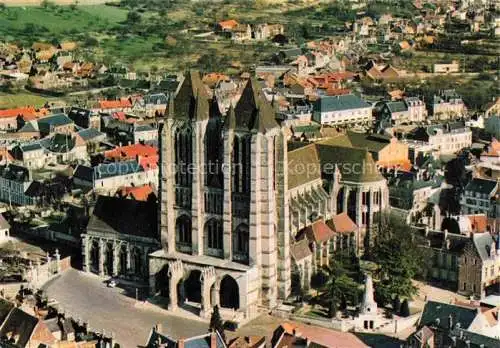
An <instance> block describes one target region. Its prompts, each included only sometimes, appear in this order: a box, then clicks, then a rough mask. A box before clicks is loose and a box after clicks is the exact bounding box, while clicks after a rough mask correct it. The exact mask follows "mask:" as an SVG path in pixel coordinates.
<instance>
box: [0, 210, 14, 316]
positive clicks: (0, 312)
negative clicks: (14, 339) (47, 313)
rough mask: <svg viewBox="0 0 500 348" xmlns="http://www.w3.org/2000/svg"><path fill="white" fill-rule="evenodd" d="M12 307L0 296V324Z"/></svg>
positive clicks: (10, 303) (12, 305) (11, 304)
mask: <svg viewBox="0 0 500 348" xmlns="http://www.w3.org/2000/svg"><path fill="white" fill-rule="evenodd" d="M0 216H1V215H0ZM12 308H14V304H13V303H12V302H10V301H7V300H4V299H3V298H0V325H1V323H3V321H4V320H5V318H6V317H7V315H9V313H10V311H11V310H12Z"/></svg>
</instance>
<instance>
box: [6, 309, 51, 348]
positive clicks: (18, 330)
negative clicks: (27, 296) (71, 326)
mask: <svg viewBox="0 0 500 348" xmlns="http://www.w3.org/2000/svg"><path fill="white" fill-rule="evenodd" d="M0 337H1V338H0V340H1V341H3V344H9V345H11V346H14V347H20V348H37V347H40V346H46V347H47V346H48V347H50V346H51V345H52V344H54V343H56V338H55V337H54V336H53V335H52V333H51V332H50V330H49V329H48V327H47V325H46V324H45V323H44V322H43V320H41V319H38V318H36V317H34V316H32V315H30V314H28V313H26V312H24V311H23V310H21V309H20V308H13V309H12V310H11V311H10V312H9V314H8V315H7V317H6V318H5V320H4V321H3V323H2V325H1V326H0Z"/></svg>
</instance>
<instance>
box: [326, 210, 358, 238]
mask: <svg viewBox="0 0 500 348" xmlns="http://www.w3.org/2000/svg"><path fill="white" fill-rule="evenodd" d="M327 224H328V226H330V227H331V228H332V229H333V230H334V231H335V232H336V233H341V234H342V233H352V232H354V231H356V230H357V229H358V226H357V225H356V224H355V223H354V221H352V220H351V218H350V217H349V215H347V213H340V214H337V215H335V216H333V217H332V219H331V220H328V221H327Z"/></svg>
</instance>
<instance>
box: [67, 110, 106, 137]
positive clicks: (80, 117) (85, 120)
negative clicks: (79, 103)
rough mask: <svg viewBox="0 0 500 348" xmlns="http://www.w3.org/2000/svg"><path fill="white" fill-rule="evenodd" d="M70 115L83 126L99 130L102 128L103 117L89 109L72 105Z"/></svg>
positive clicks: (76, 122) (79, 125)
mask: <svg viewBox="0 0 500 348" xmlns="http://www.w3.org/2000/svg"><path fill="white" fill-rule="evenodd" d="M68 117H69V118H70V119H71V120H73V122H74V123H75V124H76V125H77V126H78V127H82V128H94V129H97V130H98V131H99V130H101V117H100V116H99V115H98V114H97V113H94V112H92V111H91V110H89V109H83V108H78V107H72V108H71V109H70V110H69V111H68Z"/></svg>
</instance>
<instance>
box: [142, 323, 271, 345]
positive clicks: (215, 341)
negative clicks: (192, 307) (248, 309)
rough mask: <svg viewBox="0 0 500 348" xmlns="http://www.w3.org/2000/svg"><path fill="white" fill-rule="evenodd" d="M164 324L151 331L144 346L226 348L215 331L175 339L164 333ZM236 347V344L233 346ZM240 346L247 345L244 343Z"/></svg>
mask: <svg viewBox="0 0 500 348" xmlns="http://www.w3.org/2000/svg"><path fill="white" fill-rule="evenodd" d="M162 331H163V330H162V326H161V325H157V326H156V327H154V328H153V329H152V330H151V332H150V333H149V337H148V340H147V342H146V344H145V345H144V348H157V347H165V348H166V347H177V348H182V347H186V348H189V347H199V348H226V347H227V345H226V343H225V342H224V339H223V338H222V337H221V336H220V334H219V333H218V332H217V331H215V332H210V333H205V334H201V335H199V336H194V337H189V338H180V339H175V338H172V337H170V336H168V335H165V334H164V333H162ZM233 347H234V346H233ZM238 347H241V348H242V347H245V346H244V345H242V346H239V345H238ZM260 347H261V346H259V345H253V346H252V348H260Z"/></svg>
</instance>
